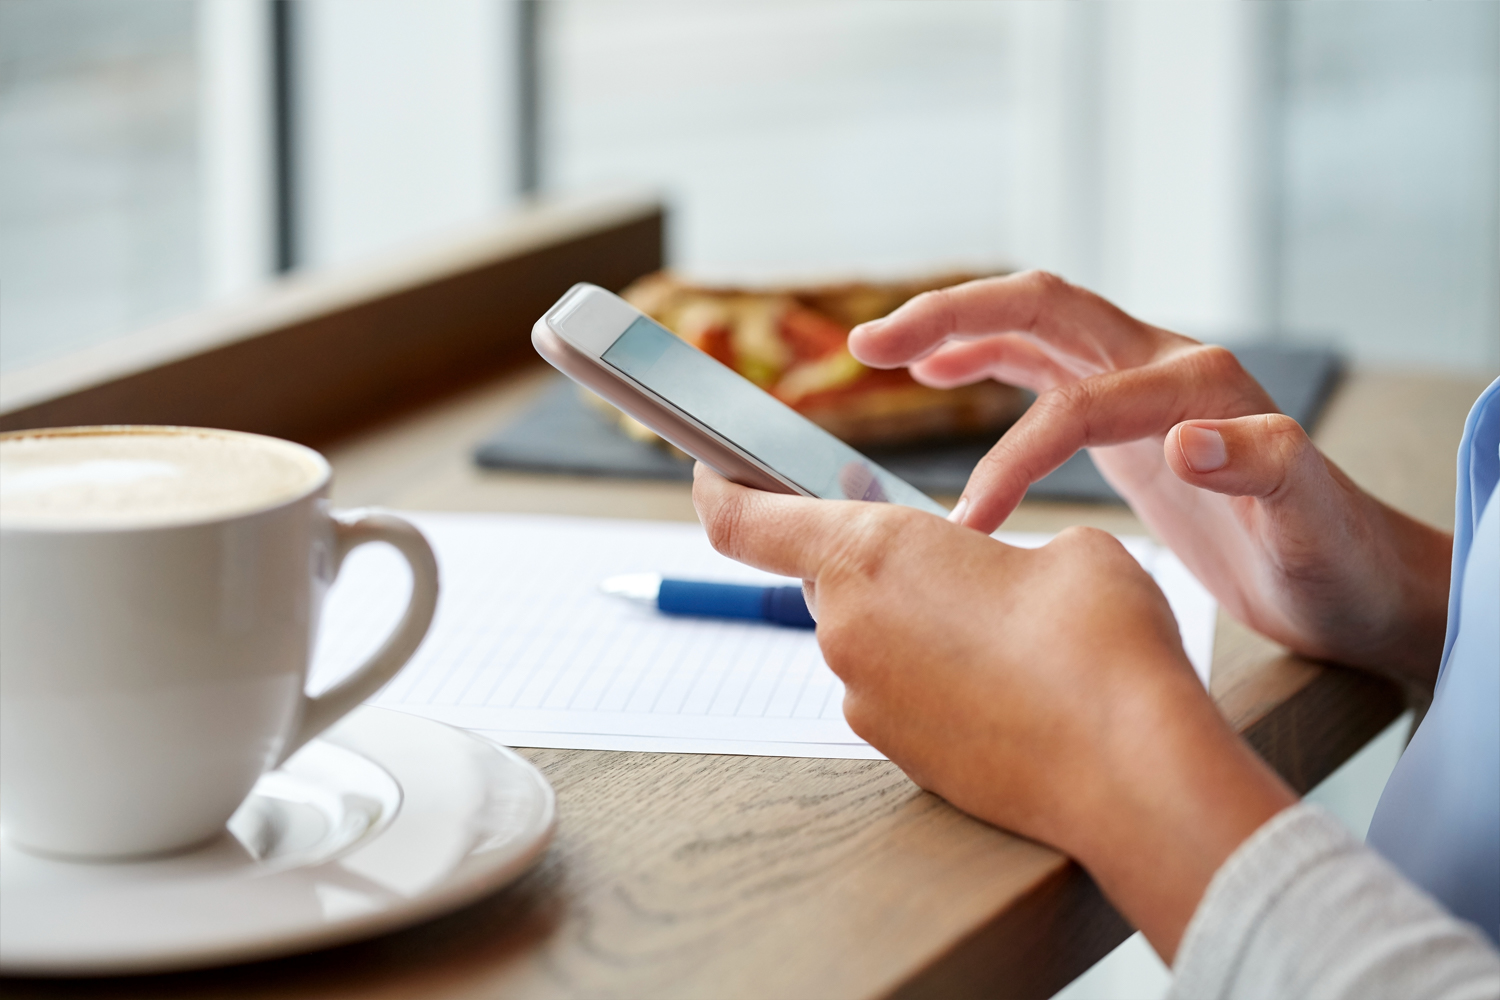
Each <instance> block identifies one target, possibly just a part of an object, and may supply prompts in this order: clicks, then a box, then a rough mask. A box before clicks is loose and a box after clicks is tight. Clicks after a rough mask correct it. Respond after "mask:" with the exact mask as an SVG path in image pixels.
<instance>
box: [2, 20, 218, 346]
mask: <svg viewBox="0 0 1500 1000" xmlns="http://www.w3.org/2000/svg"><path fill="white" fill-rule="evenodd" d="M195 43H196V36H195V32H194V4H193V3H192V2H191V0H8V2H6V3H0V368H3V369H13V368H18V367H24V366H26V365H29V364H32V363H35V362H37V361H40V360H42V359H44V358H47V357H51V356H54V355H58V354H65V353H67V352H69V351H72V350H76V349H78V348H80V347H84V346H87V345H88V344H91V343H94V342H97V341H99V340H102V339H106V338H108V337H111V336H114V335H116V334H120V333H124V332H126V331H128V330H132V329H134V328H135V327H137V326H140V325H141V324H144V323H148V322H150V321H152V320H155V319H159V318H161V317H163V316H167V315H171V314H172V313H174V312H178V311H181V310H183V309H186V308H189V307H190V306H192V305H193V304H194V303H196V302H197V301H198V294H199V259H200V258H199V234H198V228H199V222H200V206H199V181H200V176H199V170H198V149H197V104H196V100H197V84H196V75H197V60H196V55H195Z"/></svg>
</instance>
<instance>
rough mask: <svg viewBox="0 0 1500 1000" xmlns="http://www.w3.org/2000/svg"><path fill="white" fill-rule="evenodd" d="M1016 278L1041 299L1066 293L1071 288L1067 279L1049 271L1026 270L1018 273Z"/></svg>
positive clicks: (1053, 297)
mask: <svg viewBox="0 0 1500 1000" xmlns="http://www.w3.org/2000/svg"><path fill="white" fill-rule="evenodd" d="M1017 280H1019V281H1021V282H1023V283H1024V284H1025V285H1026V287H1027V288H1028V289H1029V290H1030V291H1031V293H1032V294H1033V295H1035V296H1036V297H1037V298H1038V299H1041V300H1043V301H1050V300H1052V299H1056V298H1058V297H1060V296H1062V295H1066V294H1067V293H1068V292H1069V291H1071V290H1072V288H1073V286H1072V285H1070V284H1068V282H1067V279H1065V278H1063V277H1061V276H1059V275H1056V274H1053V273H1052V272H1051V271H1041V270H1033V271H1026V272H1024V273H1023V274H1021V275H1019V276H1018V277H1017Z"/></svg>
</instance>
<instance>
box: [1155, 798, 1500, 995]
mask: <svg viewBox="0 0 1500 1000" xmlns="http://www.w3.org/2000/svg"><path fill="white" fill-rule="evenodd" d="M1172 971H1173V974H1174V977H1175V981H1174V983H1173V986H1172V992H1171V994H1170V996H1171V997H1173V998H1177V1000H1288V998H1296V997H1307V998H1316V1000H1345V998H1347V1000H1356V998H1358V1000H1382V998H1390V1000H1413V998H1419V997H1420V998H1434V1000H1500V953H1497V952H1496V951H1495V950H1494V948H1493V947H1492V946H1491V944H1490V942H1489V940H1488V939H1487V938H1485V937H1484V936H1483V935H1482V934H1481V933H1480V932H1479V931H1478V930H1477V929H1476V928H1475V927H1473V926H1472V925H1470V924H1466V923H1464V922H1462V921H1460V920H1457V919H1455V918H1454V917H1453V916H1451V915H1450V914H1449V913H1448V912H1447V911H1446V910H1444V909H1443V908H1442V907H1441V906H1439V905H1438V904H1437V903H1436V902H1435V901H1433V900H1432V899H1431V898H1430V897H1428V896H1427V895H1426V894H1425V893H1424V892H1422V890H1420V889H1418V888H1417V887H1416V886H1414V885H1412V883H1410V882H1408V881H1407V880H1406V879H1405V878H1404V877H1402V876H1401V874H1400V873H1398V872H1397V871H1396V870H1395V869H1394V868H1392V867H1391V866H1390V865H1389V864H1387V863H1386V861H1385V860H1384V859H1383V858H1381V857H1380V856H1379V855H1378V854H1376V853H1375V852H1374V851H1372V850H1370V849H1369V848H1367V847H1365V845H1363V844H1361V843H1360V842H1359V841H1358V840H1356V839H1354V837H1352V836H1351V835H1350V834H1349V833H1348V831H1346V830H1345V829H1344V828H1343V827H1342V826H1341V825H1340V824H1339V823H1338V821H1337V820H1335V819H1334V818H1333V817H1332V816H1330V815H1328V814H1327V813H1326V812H1324V811H1323V810H1321V809H1319V808H1317V807H1316V806H1310V805H1307V804H1305V803H1303V804H1299V805H1296V806H1293V807H1292V808H1290V809H1287V810H1285V811H1283V812H1281V813H1279V814H1278V815H1276V816H1275V817H1273V818H1272V819H1271V820H1270V821H1268V822H1267V823H1266V824H1265V825H1264V826H1262V827H1261V828H1260V829H1259V830H1257V831H1256V832H1255V833H1254V834H1253V835H1252V836H1251V837H1250V839H1248V840H1247V841H1245V843H1243V844H1241V845H1240V847H1239V848H1238V849H1237V850H1236V851H1235V852H1234V854H1232V855H1230V857H1229V860H1227V861H1225V862H1224V864H1223V866H1222V867H1221V868H1220V869H1219V871H1218V872H1217V874H1215V875H1214V878H1213V881H1212V882H1211V883H1209V887H1208V891H1207V892H1206V893H1204V896H1203V900H1202V902H1200V903H1199V904H1198V910H1197V912H1196V913H1194V914H1193V919H1192V920H1191V921H1190V922H1189V924H1188V928H1187V931H1186V933H1185V934H1184V935H1183V938H1182V943H1181V945H1180V946H1179V947H1178V949H1177V958H1176V962H1175V964H1174V967H1173V970H1172Z"/></svg>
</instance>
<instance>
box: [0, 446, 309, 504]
mask: <svg viewBox="0 0 1500 1000" xmlns="http://www.w3.org/2000/svg"><path fill="white" fill-rule="evenodd" d="M326 474H327V466H326V464H324V463H323V461H322V460H321V459H320V458H319V457H318V456H317V455H316V453H314V452H311V451H309V450H307V449H305V448H303V447H301V446H299V445H294V444H291V443H289V442H286V441H279V440H277V439H275V438H268V437H262V436H260V435H255V434H239V433H235V432H233V431H213V430H198V429H195V428H166V427H163V428H145V427H121V428H80V429H77V430H72V429H69V430H58V431H38V432H34V433H31V432H21V433H16V434H7V435H4V436H0V522H3V523H4V524H5V526H6V527H27V526H37V527H48V528H51V527H72V526H77V527H128V526H134V525H142V526H147V525H163V524H173V523H187V522H196V521H205V520H212V519H215V518H219V517H227V516H231V515H235V514H243V513H249V512H251V511H255V510H262V509H265V508H268V507H274V506H276V505H278V504H281V503H285V502H287V501H289V500H293V499H296V498H297V497H299V496H302V495H303V494H305V493H307V492H308V491H309V490H311V489H313V488H314V487H315V486H317V485H318V484H319V483H320V482H321V481H322V479H323V477H324V476H325V475H326Z"/></svg>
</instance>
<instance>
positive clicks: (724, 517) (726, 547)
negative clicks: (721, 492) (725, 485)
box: [703, 497, 746, 559]
mask: <svg viewBox="0 0 1500 1000" xmlns="http://www.w3.org/2000/svg"><path fill="white" fill-rule="evenodd" d="M745 520H746V511H745V503H744V501H743V500H742V499H740V498H739V497H730V498H726V499H722V500H720V501H719V502H718V503H716V504H715V505H714V506H713V508H712V509H710V510H708V511H706V512H705V516H704V518H703V530H704V531H705V532H706V533H707V535H708V543H709V544H710V545H712V546H713V547H714V551H716V552H720V553H722V554H724V555H726V556H728V557H729V558H731V559H734V558H737V557H738V555H739V553H740V551H741V548H742V546H743V539H744V534H745V530H746V529H745Z"/></svg>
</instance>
